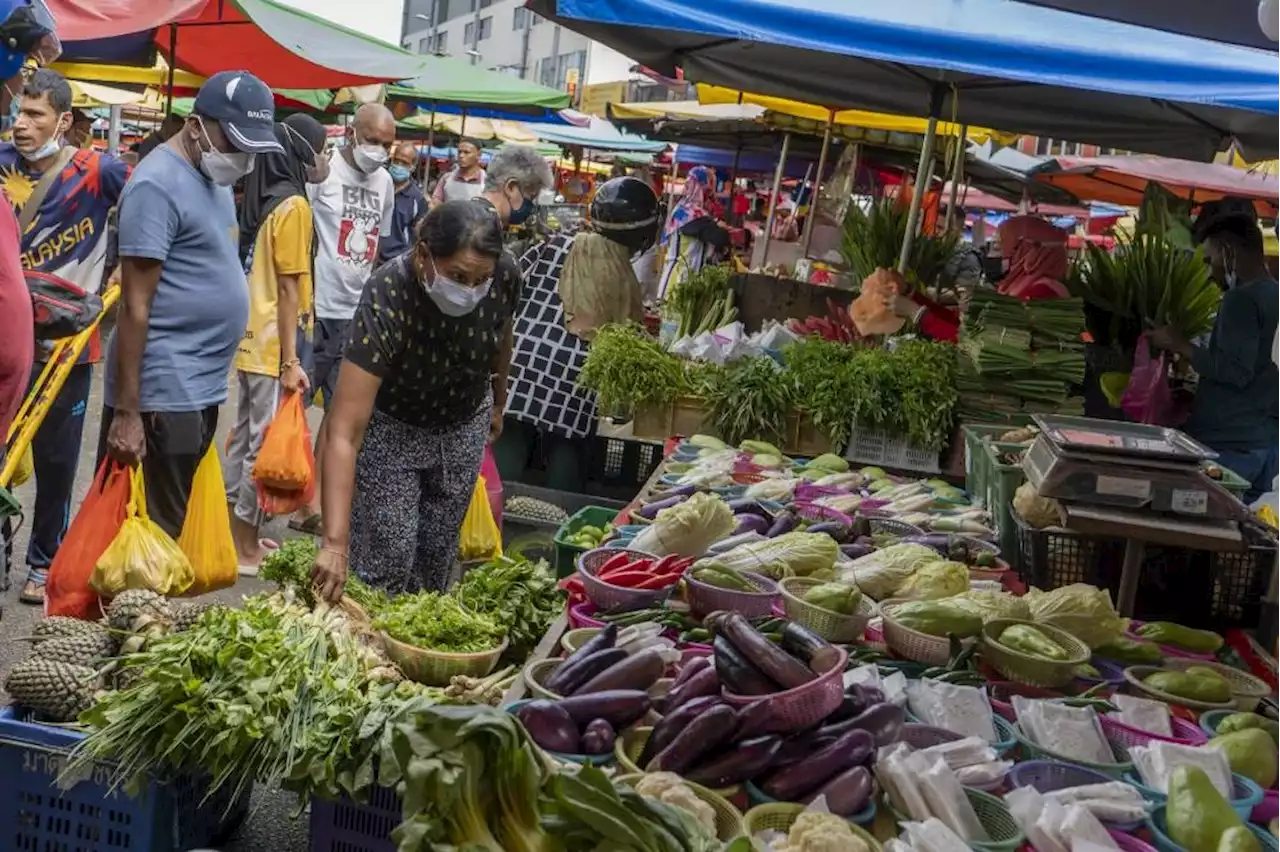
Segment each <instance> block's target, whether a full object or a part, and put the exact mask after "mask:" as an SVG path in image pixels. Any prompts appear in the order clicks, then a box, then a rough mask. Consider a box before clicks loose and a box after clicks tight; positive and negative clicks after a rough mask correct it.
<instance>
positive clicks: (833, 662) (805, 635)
mask: <svg viewBox="0 0 1280 852" xmlns="http://www.w3.org/2000/svg"><path fill="white" fill-rule="evenodd" d="M782 650H784V651H786V652H787V653H789V654H791V655H792V656H793V657H798V658H800V659H801V660H804V661H805V662H806V663H808V665H809V670H810V671H812V672H814V673H815V674H826V673H827V672H829V671H831V669H833V668H834V667H836V666H838V665H839V664H840V651H839V649H838V648H836V647H835V646H834V645H832V644H831V643H830V642H828V641H827V640H826V639H823V638H822V637H821V636H819V635H818V634H817V633H814V632H813V631H812V630H810V629H809V628H807V627H805V626H804V625H803V624H800V623H799V622H797V621H789V622H787V626H786V627H784V628H782Z"/></svg>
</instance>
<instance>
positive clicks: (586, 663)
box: [542, 624, 667, 716]
mask: <svg viewBox="0 0 1280 852" xmlns="http://www.w3.org/2000/svg"><path fill="white" fill-rule="evenodd" d="M617 641H618V625H616V624H610V625H608V626H607V627H605V628H604V629H603V630H601V631H600V632H599V633H597V634H596V635H595V636H592V637H591V638H590V639H588V640H587V641H586V642H584V643H583V645H582V647H581V648H579V649H578V650H576V651H574V652H573V653H572V654H570V655H569V656H568V657H567V658H566V659H565V661H564V662H563V663H561V664H560V665H559V666H557V667H556V669H555V671H553V672H552V673H551V674H550V675H549V676H548V677H547V679H546V681H545V682H544V683H543V684H542V686H543V687H544V688H545V689H546V690H547V691H548V692H553V693H555V694H556V695H564V696H579V695H592V694H595V693H600V692H612V691H617V690H624V691H627V690H629V691H635V692H640V693H644V692H645V690H647V689H649V688H650V687H652V686H653V685H654V684H655V683H657V682H658V679H659V678H661V677H662V675H663V673H664V672H665V671H666V669H667V661H666V658H665V656H664V654H663V652H662V651H660V650H657V649H655V648H646V649H644V650H641V651H638V652H637V653H634V654H628V653H627V652H626V651H625V650H624V649H622V648H619V647H617ZM645 709H646V710H647V709H648V708H647V707H646V708H645ZM640 715H642V716H643V715H644V713H643V712H642V713H641V714H640Z"/></svg>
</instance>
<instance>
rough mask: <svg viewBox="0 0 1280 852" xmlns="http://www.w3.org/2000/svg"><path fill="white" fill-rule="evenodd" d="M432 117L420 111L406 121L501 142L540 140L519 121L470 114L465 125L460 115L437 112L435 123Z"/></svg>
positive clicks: (413, 124) (526, 143) (473, 137)
mask: <svg viewBox="0 0 1280 852" xmlns="http://www.w3.org/2000/svg"><path fill="white" fill-rule="evenodd" d="M431 118H432V117H431V114H430V113H425V112H420V113H418V114H417V115H411V116H409V117H408V118H406V119H405V120H404V123H405V124H408V125H410V126H411V127H420V128H422V129H423V130H431V129H434V130H438V131H440V132H442V133H452V134H453V135H454V136H463V135H466V136H470V137H471V138H472V139H479V140H481V141H487V140H490V139H497V140H498V141H500V142H516V143H520V144H523V145H530V144H532V143H534V142H537V141H538V136H537V134H535V133H533V132H532V131H531V130H529V128H527V127H525V125H524V123H523V122H519V121H504V120H502V119H497V118H478V117H476V116H468V117H467V120H466V123H465V125H464V124H463V120H462V116H460V115H448V114H446V113H436V114H435V121H434V123H433V122H432V120H431Z"/></svg>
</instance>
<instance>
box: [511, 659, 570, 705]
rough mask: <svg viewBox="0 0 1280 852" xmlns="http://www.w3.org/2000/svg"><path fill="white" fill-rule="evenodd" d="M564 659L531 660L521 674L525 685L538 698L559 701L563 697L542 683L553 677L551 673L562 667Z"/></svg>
mask: <svg viewBox="0 0 1280 852" xmlns="http://www.w3.org/2000/svg"><path fill="white" fill-rule="evenodd" d="M563 662H564V660H557V659H551V660H531V661H530V662H528V663H526V664H525V667H524V670H523V671H521V673H520V676H521V677H523V678H524V685H525V686H526V687H528V689H529V691H530V692H532V693H533V694H534V695H535V696H536V697H538V698H547V699H550V700H551V701H557V700H559V699H561V698H563V697H564V696H563V695H558V694H556V693H554V692H552V691H551V690H549V689H547V688H546V687H544V686H543V685H542V683H543V681H545V680H546V679H547V678H549V677H551V673H552V672H554V671H555V670H556V669H558V668H559V667H560V664H561V663H563Z"/></svg>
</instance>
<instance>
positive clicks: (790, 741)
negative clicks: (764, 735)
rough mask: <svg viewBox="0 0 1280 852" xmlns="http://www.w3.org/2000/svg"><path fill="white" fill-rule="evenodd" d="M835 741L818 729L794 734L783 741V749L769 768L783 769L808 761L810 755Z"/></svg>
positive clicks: (779, 750)
mask: <svg viewBox="0 0 1280 852" xmlns="http://www.w3.org/2000/svg"><path fill="white" fill-rule="evenodd" d="M835 741H836V738H835V737H829V736H826V735H825V734H822V733H821V732H820V731H818V730H816V729H812V730H808V731H801V732H800V733H798V734H793V735H792V736H789V737H787V738H786V739H785V740H783V741H782V747H781V748H779V749H778V752H777V754H775V755H774V756H773V761H772V762H771V763H770V764H769V768H770V769H781V768H782V767H784V766H790V765H791V764H793V763H795V762H796V761H798V760H807V759H808V757H809V755H811V754H815V753H817V752H819V751H821V750H822V749H824V748H826V747H827V746H829V745H831V744H832V743H833V742H835Z"/></svg>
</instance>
